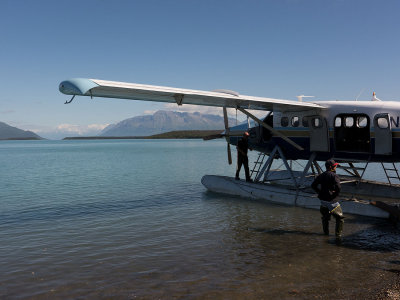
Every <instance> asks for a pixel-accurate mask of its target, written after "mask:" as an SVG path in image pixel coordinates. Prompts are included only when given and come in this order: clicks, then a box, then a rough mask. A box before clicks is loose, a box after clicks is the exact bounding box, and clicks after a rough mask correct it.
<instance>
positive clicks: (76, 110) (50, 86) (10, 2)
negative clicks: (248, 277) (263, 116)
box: [0, 0, 400, 136]
mask: <svg viewBox="0 0 400 300" xmlns="http://www.w3.org/2000/svg"><path fill="white" fill-rule="evenodd" d="M399 15H400V1H398V0H393V1H392V0H384V1H382V0H381V1H370V0H354V1H353V0H329V1H328V0H271V1H253V0H246V1H235V0H229V1H225V0H218V1H216V0H212V1H211V0H198V1H194V0H175V1H173V0H171V1H168V0H158V1H156V0H146V1H144V0H143V1H134V0H130V1H128V0H127V1H123V0H113V1H111V0H110V1H106V0H102V1H100V0H97V1H95V0H90V1H89V0H88V1H85V0H79V1H75V0H69V1H54V0H49V1H45V0H35V1H33V0H32V1H28V0H26V1H21V0H0V121H3V122H6V123H7V124H9V125H12V126H16V127H19V128H22V129H29V130H34V131H35V132H37V133H38V134H42V135H44V136H46V134H48V135H50V134H49V133H50V132H52V131H56V130H57V128H58V130H61V128H64V129H65V130H80V131H81V133H85V131H86V130H87V128H90V127H91V128H101V127H102V126H104V125H105V124H110V123H116V122H119V121H121V120H123V119H126V118H129V117H133V116H137V115H142V114H144V113H148V112H151V111H156V110H158V109H165V106H164V105H163V104H157V103H153V102H139V101H137V102H136V101H127V100H111V99H95V100H90V99H89V98H87V97H76V98H75V100H74V102H72V104H69V105H64V104H63V103H64V102H65V100H69V96H66V95H63V94H61V93H60V92H59V91H58V85H59V83H60V82H61V81H63V80H65V79H69V78H74V77H86V78H97V79H105V80H115V81H125V82H135V83H144V84H155V85H165V86H172V87H181V88H190V89H200V90H214V89H230V90H235V91H237V92H239V93H240V94H246V95H253V96H264V97H273V98H281V99H293V100H295V99H296V98H295V97H296V95H300V94H305V95H314V96H316V98H314V99H315V100H332V99H341V100H354V99H355V98H356V97H357V96H358V94H359V93H360V92H361V91H363V93H362V95H361V97H360V100H362V99H370V98H371V94H372V91H375V92H376V93H377V96H378V97H379V98H380V99H382V100H400V17H399ZM168 109H171V108H168ZM46 132H47V133H46Z"/></svg>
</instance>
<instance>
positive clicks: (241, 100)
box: [59, 78, 325, 111]
mask: <svg viewBox="0 0 400 300" xmlns="http://www.w3.org/2000/svg"><path fill="white" fill-rule="evenodd" d="M59 90H60V92H62V93H64V94H67V95H74V96H75V95H78V96H91V97H105V98H120V99H130V100H144V101H156V102H168V103H177V104H178V105H181V104H194V105H205V106H218V107H224V106H225V107H229V108H242V109H254V110H269V111H270V110H276V109H278V110H280V111H291V110H299V109H312V108H317V109H324V108H325V107H323V106H321V105H319V104H316V103H310V102H300V101H293V100H282V99H273V98H262V97H253V96H246V95H239V94H238V93H236V92H233V91H229V90H217V91H212V92H207V91H200V90H190V89H180V88H172V87H164V86H155V85H144V84H137V83H126V82H117V81H106V80H99V79H86V78H74V79H70V80H66V81H63V82H61V83H60V86H59ZM71 100H72V99H71Z"/></svg>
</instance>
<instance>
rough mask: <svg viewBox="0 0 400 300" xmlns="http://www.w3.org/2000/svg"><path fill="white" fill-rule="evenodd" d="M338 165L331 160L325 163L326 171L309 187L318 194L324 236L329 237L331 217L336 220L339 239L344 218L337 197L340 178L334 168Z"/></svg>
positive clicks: (336, 232)
mask: <svg viewBox="0 0 400 300" xmlns="http://www.w3.org/2000/svg"><path fill="white" fill-rule="evenodd" d="M338 165H339V164H338V163H336V162H335V161H334V160H333V159H328V160H327V161H326V162H325V167H326V171H325V172H324V173H322V174H320V175H318V176H317V178H315V180H314V182H313V183H312V184H311V187H312V188H313V190H314V191H316V192H317V193H318V198H319V199H320V200H321V207H320V212H321V214H322V228H323V230H324V234H326V235H329V221H330V219H331V215H333V216H334V217H335V219H336V227H335V234H336V237H337V238H340V237H341V235H342V231H343V223H344V220H343V219H344V216H343V212H342V208H341V207H340V204H339V202H338V201H337V197H338V196H339V193H340V189H341V187H340V178H339V176H338V175H337V174H336V167H337V166H338Z"/></svg>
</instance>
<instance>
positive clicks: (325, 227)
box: [322, 218, 329, 235]
mask: <svg viewBox="0 0 400 300" xmlns="http://www.w3.org/2000/svg"><path fill="white" fill-rule="evenodd" d="M322 229H323V230H324V234H325V235H329V220H327V219H325V218H322Z"/></svg>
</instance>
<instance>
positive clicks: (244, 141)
mask: <svg viewBox="0 0 400 300" xmlns="http://www.w3.org/2000/svg"><path fill="white" fill-rule="evenodd" d="M236 148H237V167H236V176H235V179H237V180H239V179H240V178H239V173H240V169H241V168H242V165H243V167H244V172H245V174H246V181H248V182H251V181H252V180H251V179H250V173H249V159H248V157H247V151H248V150H249V133H248V132H247V131H246V132H245V133H244V134H243V137H242V138H241V139H240V140H239V142H238V144H237V146H236Z"/></svg>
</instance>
